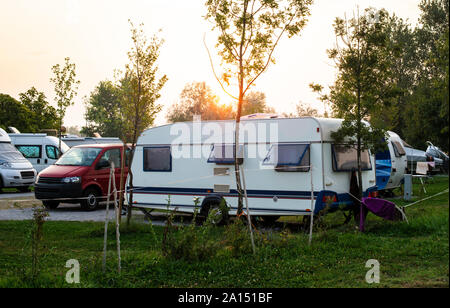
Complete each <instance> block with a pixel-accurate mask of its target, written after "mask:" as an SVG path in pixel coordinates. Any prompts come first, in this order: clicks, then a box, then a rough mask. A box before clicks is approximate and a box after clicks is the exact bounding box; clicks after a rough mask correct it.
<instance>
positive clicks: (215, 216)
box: [200, 202, 229, 226]
mask: <svg viewBox="0 0 450 308" xmlns="http://www.w3.org/2000/svg"><path fill="white" fill-rule="evenodd" d="M200 214H201V215H202V216H203V217H204V221H206V220H207V219H208V217H209V218H210V221H211V223H212V224H213V225H216V226H221V225H225V224H227V223H228V220H229V216H228V211H226V210H223V209H221V208H220V203H217V202H214V203H207V204H205V205H204V206H203V208H202V210H201V211H200Z"/></svg>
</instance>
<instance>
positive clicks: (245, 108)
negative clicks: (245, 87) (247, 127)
mask: <svg viewBox="0 0 450 308" xmlns="http://www.w3.org/2000/svg"><path fill="white" fill-rule="evenodd" d="M254 113H275V109H274V108H272V107H269V106H267V103H266V95H265V94H264V93H263V92H259V91H252V92H249V93H248V94H246V95H245V97H244V101H243V102H242V111H241V114H242V115H243V116H244V115H248V114H254Z"/></svg>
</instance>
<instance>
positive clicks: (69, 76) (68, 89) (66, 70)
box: [50, 58, 80, 153]
mask: <svg viewBox="0 0 450 308" xmlns="http://www.w3.org/2000/svg"><path fill="white" fill-rule="evenodd" d="M52 72H53V74H54V77H53V78H50V81H51V82H53V84H54V87H55V94H56V95H55V101H56V104H57V106H58V117H59V153H61V130H62V121H63V119H64V116H65V114H66V109H67V107H69V106H71V105H73V98H74V97H75V96H76V95H77V91H78V85H79V84H80V81H79V80H76V79H75V78H76V73H75V64H74V63H70V58H65V59H64V66H63V67H61V65H59V64H56V65H54V66H52Z"/></svg>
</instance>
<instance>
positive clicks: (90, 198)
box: [81, 188, 99, 211]
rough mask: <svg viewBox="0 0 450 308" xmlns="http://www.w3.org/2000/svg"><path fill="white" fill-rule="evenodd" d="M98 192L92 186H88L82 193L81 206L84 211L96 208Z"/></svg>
mask: <svg viewBox="0 0 450 308" xmlns="http://www.w3.org/2000/svg"><path fill="white" fill-rule="evenodd" d="M98 199H99V193H98V192H97V190H96V189H94V188H88V189H86V190H85V191H84V193H83V200H81V208H82V209H83V210H85V211H94V210H96V209H97V208H98V203H99V200H98Z"/></svg>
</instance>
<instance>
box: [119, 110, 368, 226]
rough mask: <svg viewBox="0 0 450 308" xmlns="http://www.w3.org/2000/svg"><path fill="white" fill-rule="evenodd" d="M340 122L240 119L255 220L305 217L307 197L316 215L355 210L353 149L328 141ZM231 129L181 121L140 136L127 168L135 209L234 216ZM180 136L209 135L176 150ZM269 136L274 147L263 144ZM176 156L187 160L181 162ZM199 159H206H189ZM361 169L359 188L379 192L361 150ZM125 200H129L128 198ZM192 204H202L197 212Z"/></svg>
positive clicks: (224, 123) (242, 154) (221, 124)
mask: <svg viewBox="0 0 450 308" xmlns="http://www.w3.org/2000/svg"><path fill="white" fill-rule="evenodd" d="M341 123H342V120H340V119H322V118H312V117H306V118H273V119H270V118H269V119H261V118H256V119H243V120H242V123H241V134H240V139H239V148H238V149H239V150H238V152H239V153H240V154H239V156H238V160H239V163H240V164H241V166H242V168H243V169H244V171H245V182H246V188H247V194H248V199H249V207H250V210H251V212H252V215H257V216H261V217H262V218H263V219H267V220H272V219H275V218H277V217H279V216H280V215H283V216H287V215H292V216H295V215H310V213H311V207H312V206H311V191H313V199H314V212H315V213H317V212H319V211H320V210H322V209H323V208H324V207H325V206H327V205H329V206H330V208H331V209H336V208H338V207H339V205H343V206H351V205H352V204H353V201H352V197H351V196H350V194H349V193H350V190H351V189H354V188H355V187H353V188H352V187H351V179H352V177H353V178H356V175H355V173H356V170H357V163H356V157H357V154H356V149H355V148H350V147H348V146H345V145H342V144H335V142H334V141H333V139H332V138H331V136H330V134H331V132H332V131H336V130H337V129H338V128H339V127H340V126H341ZM234 125H235V124H234V121H207V122H185V123H175V124H169V125H164V126H160V127H154V128H150V129H147V130H146V131H144V132H143V133H142V134H141V136H140V137H139V139H138V141H137V147H136V149H135V155H134V158H133V164H132V166H131V170H132V171H133V184H134V185H133V201H132V202H133V203H132V206H133V207H137V208H149V209H162V210H166V209H168V208H169V209H170V210H175V209H176V210H177V211H179V212H191V213H192V212H193V211H194V208H195V207H197V208H198V209H199V210H200V214H201V215H207V213H208V211H209V210H210V209H211V208H215V207H219V204H220V203H221V202H222V200H225V201H226V203H227V204H228V206H229V212H228V213H222V217H223V216H226V215H227V214H230V215H232V214H235V213H236V209H237V206H238V202H237V200H238V198H237V197H238V192H237V189H236V182H235V175H234V174H235V173H234V161H235V157H234V155H233V154H232V153H233V151H232V149H233V148H234V146H233V139H234ZM227 127H228V129H227ZM230 127H231V129H229V128H230ZM252 127H257V132H258V133H257V134H256V133H255V134H253V133H249V131H250V130H251V128H252ZM272 127H273V128H274V130H272ZM180 130H181V131H185V132H187V133H188V134H190V136H193V135H194V132H195V131H197V132H205V131H206V132H213V134H212V135H209V134H208V135H207V136H203V135H202V136H198V137H197V140H195V138H194V139H192V140H188V141H186V140H185V141H184V142H181V145H180V143H179V141H180V140H182V139H183V138H181V137H180V136H177V135H176V134H175V132H177V131H180ZM274 131H275V134H274V135H275V137H277V140H265V139H264V140H262V139H261V138H264V137H265V136H268V135H270V134H271V132H274ZM261 132H263V133H261ZM180 138H181V139H180ZM227 140H228V141H227ZM180 149H182V150H181V151H182V152H183V153H184V154H186V155H184V154H183V155H180ZM200 152H203V153H206V154H207V155H201V156H199V155H197V156H195V155H194V154H193V153H200ZM252 153H253V154H254V153H261V155H253V154H252ZM189 154H190V155H189ZM362 162H363V171H362V185H363V187H362V188H363V191H364V194H365V195H369V194H371V193H372V192H374V191H376V175H375V157H374V155H372V154H371V153H370V152H369V151H364V152H363V153H362ZM311 165H312V168H311V167H310V166H311ZM311 177H312V183H313V184H312V185H311ZM311 186H313V187H311ZM127 196H128V200H129V198H130V192H129V191H128V192H127ZM193 197H194V198H199V199H198V200H199V203H198V204H197V205H195V204H194V202H193ZM169 199H170V204H169V202H168V200H169ZM330 201H331V202H330ZM129 202H130V201H129Z"/></svg>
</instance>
